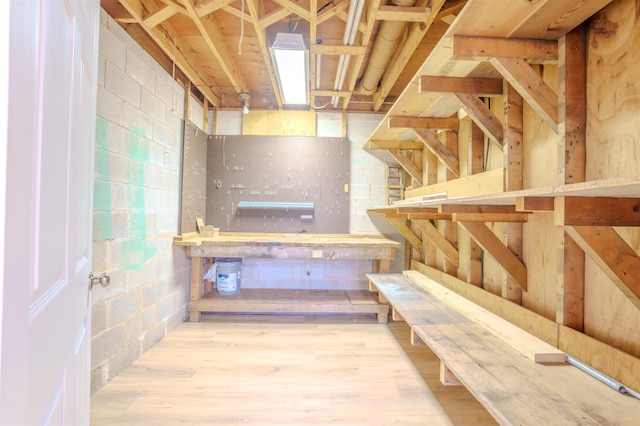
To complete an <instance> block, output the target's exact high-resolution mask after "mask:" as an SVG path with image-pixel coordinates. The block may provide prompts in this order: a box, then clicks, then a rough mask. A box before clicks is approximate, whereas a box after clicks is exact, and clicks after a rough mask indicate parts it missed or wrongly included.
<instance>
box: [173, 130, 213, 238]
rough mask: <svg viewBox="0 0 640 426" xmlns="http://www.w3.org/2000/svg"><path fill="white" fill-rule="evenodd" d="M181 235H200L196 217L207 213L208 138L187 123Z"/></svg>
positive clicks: (183, 135)
mask: <svg viewBox="0 0 640 426" xmlns="http://www.w3.org/2000/svg"><path fill="white" fill-rule="evenodd" d="M182 124H183V134H182V138H183V139H182V141H183V148H182V152H183V154H182V179H181V180H182V185H181V186H182V192H181V194H180V201H181V203H180V205H181V210H180V233H183V234H184V233H187V232H193V231H196V216H202V217H204V216H205V213H206V209H207V180H206V174H207V143H208V142H207V134H206V133H205V132H203V131H202V130H200V129H198V127H197V126H196V125H195V124H193V123H192V122H190V121H183V122H182Z"/></svg>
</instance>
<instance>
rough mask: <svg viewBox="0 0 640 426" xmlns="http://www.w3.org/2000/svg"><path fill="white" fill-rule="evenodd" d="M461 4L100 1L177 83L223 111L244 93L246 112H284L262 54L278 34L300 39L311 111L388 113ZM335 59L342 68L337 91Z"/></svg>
mask: <svg viewBox="0 0 640 426" xmlns="http://www.w3.org/2000/svg"><path fill="white" fill-rule="evenodd" d="M358 1H362V2H363V3H362V14H361V18H360V20H359V23H358V25H357V30H356V31H355V32H354V35H353V37H351V40H353V41H352V42H351V40H349V39H350V37H348V34H347V36H346V37H345V29H346V27H347V26H348V25H347V23H348V21H349V11H350V9H351V8H353V10H354V12H355V15H356V16H357V9H358V8H357V5H358V3H357V2H358ZM352 3H353V4H352ZM465 3H466V0H447V1H445V0H418V1H417V2H416V1H415V0H299V1H295V0H200V1H197V0H101V6H102V7H103V8H104V9H105V10H106V11H107V13H108V14H109V15H110V16H111V17H112V18H114V19H115V20H116V21H117V22H118V23H119V24H120V25H122V26H123V28H124V29H125V30H126V31H127V32H128V33H129V34H130V35H131V36H132V37H133V38H134V39H135V40H136V41H137V42H138V43H139V44H140V45H141V46H142V47H143V48H144V49H145V50H147V51H148V52H149V53H150V54H151V55H152V56H153V57H154V58H155V59H156V60H158V62H160V64H161V65H163V66H164V67H165V68H166V69H167V70H168V71H170V72H174V64H175V72H176V77H177V78H178V80H180V81H182V82H185V83H186V82H187V81H190V82H191V84H192V86H193V87H194V88H195V89H194V91H195V92H196V93H197V94H199V95H200V96H201V97H202V98H203V99H207V100H208V101H209V103H210V104H211V105H213V106H215V107H217V108H220V109H241V108H242V101H241V100H240V99H239V98H238V94H239V93H243V92H246V93H249V96H250V97H249V100H248V105H249V107H251V108H255V109H283V103H282V97H281V95H280V92H279V90H278V86H277V83H276V78H275V74H274V68H273V66H272V63H271V60H270V56H269V47H270V46H271V44H272V43H273V40H274V38H275V36H276V34H277V33H278V32H284V33H289V32H292V33H299V34H302V36H303V38H304V40H305V45H306V46H307V47H310V55H309V59H310V69H309V87H310V99H311V107H313V108H315V109H316V110H323V111H335V110H339V111H348V112H378V111H379V112H386V111H388V110H389V109H390V107H391V106H392V105H393V102H394V101H395V100H396V99H397V97H398V96H399V95H400V93H401V92H402V90H403V89H404V88H405V87H406V85H407V84H409V82H410V80H411V78H412V77H413V75H414V74H415V72H416V71H417V70H418V67H419V66H420V65H421V64H422V63H423V61H424V59H425V58H426V57H427V56H428V54H429V53H430V52H431V50H432V49H433V47H434V46H435V44H436V43H437V41H438V40H439V39H440V37H441V36H442V35H443V34H444V32H445V31H446V29H447V28H448V26H449V23H451V22H452V20H453V18H454V17H455V15H456V14H457V13H458V12H459V11H460V10H461V9H462V7H463V6H464V4H465ZM341 55H344V56H343V59H342V60H341V59H340V58H341ZM347 57H349V59H346V58H347ZM318 62H319V63H320V64H319V66H317V65H318ZM341 62H344V63H348V65H347V66H346V67H345V70H346V73H345V77H344V79H343V80H344V81H343V84H342V86H341V87H339V83H340V79H339V78H338V72H339V64H340V63H341ZM317 71H318V72H317ZM316 77H318V79H316ZM363 77H364V78H363ZM336 81H337V83H336ZM332 100H333V102H332Z"/></svg>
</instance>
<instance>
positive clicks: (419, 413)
mask: <svg viewBox="0 0 640 426" xmlns="http://www.w3.org/2000/svg"><path fill="white" fill-rule="evenodd" d="M409 335H410V330H409V328H408V327H407V326H406V325H405V324H404V323H390V324H377V322H376V319H375V318H374V317H373V316H371V317H302V316H265V315H263V316H249V315H210V316H204V317H203V321H202V322H200V323H184V324H182V325H181V326H179V327H178V328H177V329H176V330H174V331H173V332H171V333H170V334H169V336H167V337H166V338H165V339H163V340H162V341H161V342H160V343H158V344H157V345H156V346H155V347H153V348H152V349H150V350H149V351H147V352H146V353H145V354H144V355H143V356H142V357H141V358H140V359H138V360H137V361H136V362H135V363H134V364H133V365H132V366H131V367H130V368H128V369H127V370H125V371H124V372H122V373H121V374H120V375H119V376H118V377H116V378H115V379H113V380H112V381H111V382H110V383H109V384H107V385H106V386H105V387H104V388H102V389H101V390H100V391H98V392H97V393H96V394H95V395H94V396H93V397H92V399H91V424H92V425H107V424H140V425H142V424H144V425H151V424H185V423H187V424H199V425H231V424H234V425H235V424H247V425H311V424H320V425H421V426H424V425H450V424H454V425H489V424H495V422H494V421H493V419H492V418H491V416H490V415H489V414H488V413H487V412H486V410H485V409H484V408H483V407H482V406H481V405H480V404H479V403H478V402H477V401H476V400H475V399H474V398H473V397H472V396H471V395H470V394H469V393H468V392H467V391H466V389H464V388H463V387H460V386H443V385H441V384H440V382H439V379H438V372H439V361H438V359H437V358H436V357H435V356H434V355H433V353H431V352H430V351H429V349H428V348H426V347H412V346H411V345H410V344H409Z"/></svg>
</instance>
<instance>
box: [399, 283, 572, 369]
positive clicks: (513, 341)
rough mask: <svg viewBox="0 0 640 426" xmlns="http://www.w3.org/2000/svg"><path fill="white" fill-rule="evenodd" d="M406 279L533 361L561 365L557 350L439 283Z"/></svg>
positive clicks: (562, 360)
mask: <svg viewBox="0 0 640 426" xmlns="http://www.w3.org/2000/svg"><path fill="white" fill-rule="evenodd" d="M403 274H404V275H405V276H406V277H407V278H409V279H410V280H412V281H414V282H415V283H416V284H418V285H419V286H420V287H422V288H424V289H425V290H427V291H428V292H429V293H430V294H432V295H434V296H435V297H437V298H438V299H440V300H442V301H443V302H444V303H445V304H447V305H448V306H450V307H452V308H454V309H456V310H458V311H460V312H461V313H462V314H464V315H465V316H466V317H468V318H470V319H472V320H473V321H475V322H476V323H478V324H480V325H481V326H482V327H484V328H485V329H487V330H489V331H490V332H491V333H492V334H494V335H496V336H498V337H499V338H500V339H501V340H503V341H504V342H505V343H506V344H508V345H509V346H511V347H513V348H514V349H515V350H517V351H518V352H520V353H522V354H523V355H524V356H526V357H527V358H529V359H530V360H532V361H535V362H538V363H562V362H564V361H565V353H564V352H562V351H560V350H559V349H557V348H556V347H554V346H552V345H550V344H548V343H546V342H544V341H543V340H541V339H539V338H537V337H535V336H533V335H532V334H530V333H528V332H526V331H525V330H523V329H521V328H520V327H517V326H515V325H514V324H512V323H510V322H509V321H507V320H505V319H503V318H501V317H500V316H498V315H496V314H494V313H492V312H490V311H488V310H487V309H485V308H483V307H481V306H478V305H476V304H475V303H473V302H471V301H470V300H469V299H466V298H465V297H463V296H460V295H459V294H457V293H456V292H454V291H452V290H449V289H448V288H446V287H444V286H442V285H440V284H438V283H437V282H436V281H434V280H432V279H430V278H427V277H426V276H425V275H422V274H420V273H419V272H417V271H405V272H404V273H403Z"/></svg>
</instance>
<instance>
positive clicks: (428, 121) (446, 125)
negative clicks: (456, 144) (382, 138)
mask: <svg viewBox="0 0 640 426" xmlns="http://www.w3.org/2000/svg"><path fill="white" fill-rule="evenodd" d="M387 121H388V123H389V128H390V129H396V128H407V129H450V130H458V127H459V126H460V120H459V119H458V117H456V116H453V117H448V118H442V117H402V116H391V117H389V118H388V120H387Z"/></svg>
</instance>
